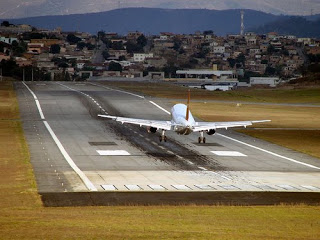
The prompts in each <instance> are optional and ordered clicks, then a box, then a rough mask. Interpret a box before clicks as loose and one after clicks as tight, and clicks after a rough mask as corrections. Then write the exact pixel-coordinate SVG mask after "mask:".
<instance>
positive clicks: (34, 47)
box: [28, 43, 44, 54]
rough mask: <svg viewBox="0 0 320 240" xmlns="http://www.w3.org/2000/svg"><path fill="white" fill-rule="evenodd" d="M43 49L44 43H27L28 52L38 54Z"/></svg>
mask: <svg viewBox="0 0 320 240" xmlns="http://www.w3.org/2000/svg"><path fill="white" fill-rule="evenodd" d="M43 49H44V43H28V53H33V54H40V53H42V51H43Z"/></svg>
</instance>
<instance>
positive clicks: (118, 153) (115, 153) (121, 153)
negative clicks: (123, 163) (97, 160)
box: [97, 150, 130, 156]
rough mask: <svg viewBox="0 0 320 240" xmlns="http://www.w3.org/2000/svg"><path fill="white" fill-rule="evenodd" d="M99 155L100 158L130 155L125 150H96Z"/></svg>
mask: <svg viewBox="0 0 320 240" xmlns="http://www.w3.org/2000/svg"><path fill="white" fill-rule="evenodd" d="M97 152H98V153H99V155H101V156H128V155H130V153H128V152H127V151H125V150H97Z"/></svg>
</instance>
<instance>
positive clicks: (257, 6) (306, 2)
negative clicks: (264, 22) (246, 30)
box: [0, 0, 320, 19]
mask: <svg viewBox="0 0 320 240" xmlns="http://www.w3.org/2000/svg"><path fill="white" fill-rule="evenodd" d="M125 7H154V8H170V9H173V8H182V9H204V8H205V9H216V10H224V9H253V10H259V11H263V12H268V13H274V14H284V15H311V14H319V13H320V0H171V1H169V0H28V1H22V0H0V18H2V19H4V18H21V17H32V16H43V15H66V14H75V13H91V12H100V11H108V10H112V9H117V8H125Z"/></svg>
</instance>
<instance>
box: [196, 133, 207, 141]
mask: <svg viewBox="0 0 320 240" xmlns="http://www.w3.org/2000/svg"><path fill="white" fill-rule="evenodd" d="M198 143H206V138H205V137H204V136H203V131H201V132H200V137H199V138H198Z"/></svg>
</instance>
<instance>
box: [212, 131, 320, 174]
mask: <svg viewBox="0 0 320 240" xmlns="http://www.w3.org/2000/svg"><path fill="white" fill-rule="evenodd" d="M216 135H218V136H220V137H223V138H227V139H229V140H232V141H234V142H237V143H241V144H243V145H245V146H248V147H251V148H254V149H257V150H260V151H262V152H265V153H268V154H270V155H273V156H276V157H279V158H282V159H285V160H287V161H290V162H294V163H297V164H300V165H304V166H307V167H310V168H314V169H318V170H320V167H316V166H314V165H311V164H308V163H304V162H300V161H297V160H295V159H292V158H288V157H285V156H282V155H280V154H277V153H274V152H271V151H268V150H265V149H263V148H259V147H256V146H253V145H251V144H248V143H245V142H242V141H239V140H237V139H234V138H231V137H228V136H225V135H222V134H220V133H216Z"/></svg>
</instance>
